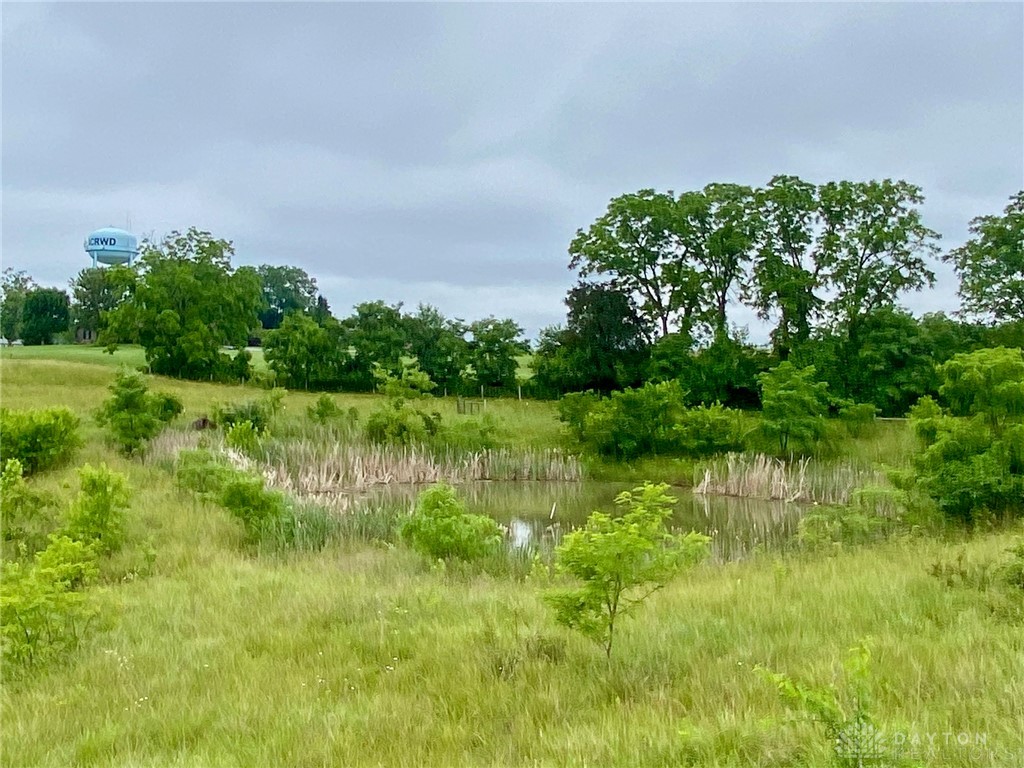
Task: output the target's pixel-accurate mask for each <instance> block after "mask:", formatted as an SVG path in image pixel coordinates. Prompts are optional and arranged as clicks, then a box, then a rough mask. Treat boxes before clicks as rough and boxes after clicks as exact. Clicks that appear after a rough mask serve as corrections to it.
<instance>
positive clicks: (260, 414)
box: [214, 387, 286, 434]
mask: <svg viewBox="0 0 1024 768" xmlns="http://www.w3.org/2000/svg"><path fill="white" fill-rule="evenodd" d="M285 394H286V392H285V390H283V389H281V388H279V387H276V388H274V389H272V390H270V392H268V393H267V394H265V395H264V396H263V397H261V398H260V399H258V400H250V401H249V402H246V403H226V404H224V405H221V406H218V407H217V408H216V409H214V413H215V414H216V419H215V420H216V422H217V423H218V424H220V425H221V426H223V427H224V428H225V429H227V428H228V427H231V426H234V425H235V424H238V423H240V422H243V421H248V422H249V423H250V424H252V426H253V428H254V429H255V430H256V431H257V432H259V433H261V434H266V433H267V432H269V431H270V422H271V420H272V419H273V418H274V416H276V415H277V413H278V412H279V411H280V410H281V408H282V407H283V404H284V396H285Z"/></svg>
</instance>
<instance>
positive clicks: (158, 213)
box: [2, 3, 1024, 338]
mask: <svg viewBox="0 0 1024 768" xmlns="http://www.w3.org/2000/svg"><path fill="white" fill-rule="evenodd" d="M2 13H3V22H4V23H3V105H2V109H3V262H4V266H13V267H15V268H24V269H27V270H29V271H30V272H31V273H32V274H33V275H34V276H36V278H37V279H38V280H40V281H42V282H46V283H51V284H65V283H66V281H67V280H68V279H69V278H70V277H72V276H73V275H74V274H75V273H77V271H78V270H79V269H81V268H82V267H83V266H85V265H86V257H85V255H84V254H83V253H82V252H81V250H80V248H81V245H80V244H81V240H82V238H83V237H84V235H85V234H86V233H87V232H88V231H89V230H91V229H92V228H94V227H97V226H101V225H106V224H117V225H123V224H124V221H125V217H126V215H130V216H131V221H132V225H133V227H134V228H135V229H136V231H138V232H140V233H144V234H145V233H150V232H152V233H155V234H156V235H157V236H159V235H161V234H163V233H165V232H167V231H169V230H171V229H175V228H179V229H181V228H185V227H188V226H189V225H193V224H195V225H197V226H201V227H204V228H207V229H210V230H212V231H214V232H215V233H217V234H218V235H220V236H224V237H228V238H230V239H233V240H234V241H235V244H236V246H237V251H238V261H239V263H261V262H271V263H291V264H296V265H298V266H301V267H303V268H305V269H306V270H307V271H309V272H310V273H311V274H313V275H314V276H316V277H317V279H318V281H319V282H320V285H321V287H322V288H323V290H324V292H325V294H326V295H327V297H328V299H329V300H330V301H331V304H332V306H333V307H334V308H335V311H336V312H338V313H341V314H345V313H347V312H348V310H349V307H351V305H352V304H353V303H355V302H357V301H362V300H368V299H374V298H384V299H386V300H389V301H404V302H405V303H406V305H407V306H414V305H415V304H416V303H418V302H420V301H430V302H432V303H435V304H437V305H439V306H440V307H441V309H442V310H443V311H445V312H446V313H448V314H451V315H456V316H462V317H465V318H468V319H472V318H476V317H482V316H484V315H487V314H491V313H495V314H499V315H509V316H512V317H515V318H516V319H517V320H518V321H519V322H520V323H522V324H523V325H525V326H527V328H528V329H529V330H530V332H531V333H533V332H536V330H537V329H538V328H539V327H541V326H543V325H546V324H549V323H553V322H558V321H559V320H561V319H562V318H563V317H564V306H563V305H562V303H561V298H562V296H563V295H564V293H565V290H566V289H567V288H568V287H569V285H570V284H571V282H572V275H571V274H570V273H569V272H568V270H567V269H566V264H567V255H566V247H567V245H568V242H569V240H570V239H571V237H572V235H573V233H574V231H575V230H576V228H577V227H581V226H586V225H587V224H589V223H590V222H591V221H593V219H594V218H596V217H597V216H598V215H600V214H601V212H602V211H603V210H604V207H605V205H606V204H607V201H608V200H609V199H610V198H611V197H613V196H614V195H617V194H620V193H623V192H627V191H633V190H636V189H638V188H641V187H649V186H653V187H657V188H662V189H669V188H671V189H675V190H683V189H687V188H695V187H700V186H703V185H704V184H706V183H708V182H710V181H739V182H744V183H751V184H759V183H764V182H765V181H767V180H768V178H770V177H771V176H772V175H773V174H775V173H797V174H800V175H803V176H805V177H806V178H808V179H810V180H814V181H824V180H828V179H834V178H854V179H860V178H878V177H898V178H907V179H909V180H911V181H914V182H915V183H918V184H920V185H921V186H922V187H923V188H924V190H925V194H926V196H927V202H926V204H925V208H924V213H925V216H926V219H927V221H928V223H929V225H930V226H932V227H933V228H934V229H936V230H938V231H939V232H941V233H942V234H943V236H944V242H943V245H944V246H946V247H948V246H951V245H954V244H956V243H957V242H959V241H961V240H962V239H963V238H964V237H965V235H966V228H967V222H968V221H969V220H970V219H971V218H972V217H974V216H976V215H979V214H982V213H988V212H995V211H998V210H1001V209H1002V207H1003V206H1004V205H1005V201H1006V198H1007V197H1008V196H1009V195H1010V194H1012V193H1013V192H1015V191H1016V190H1018V189H1020V188H1021V187H1024V42H1022V41H1024V8H1022V7H1021V6H1020V5H1014V4H947V5H937V4H936V5H933V4H910V5H896V4H857V5H844V4H813V5H812V4H795V5H774V4H773V5H755V4H745V5H717V4H716V5H699V4H686V5H631V4H614V5H475V6H474V5H419V4H412V5H410V4H396V5H391V4H381V5H367V4H358V5H355V4H258V3H256V4H205V5H204V4H178V3H173V4H125V5H109V4H61V5H53V6H36V5H31V6H30V5H15V4H8V3H5V4H4V5H3V10H2ZM939 271H940V285H939V286H938V287H937V288H936V290H934V291H930V292H927V293H922V294H914V295H912V296H909V297H907V304H908V305H909V306H911V307H913V308H914V309H915V310H918V311H923V310H928V309H951V308H954V307H955V296H954V294H955V281H954V280H953V279H952V276H951V275H950V274H949V273H948V270H943V269H940V270H939ZM735 319H736V320H737V321H740V322H747V321H748V320H750V319H751V318H750V313H748V312H744V311H741V310H739V309H738V310H737V311H736V313H735ZM753 336H754V338H763V331H761V330H759V329H757V328H755V329H754V333H753Z"/></svg>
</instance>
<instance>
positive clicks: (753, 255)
mask: <svg viewBox="0 0 1024 768" xmlns="http://www.w3.org/2000/svg"><path fill="white" fill-rule="evenodd" d="M922 202H923V196H922V194H921V190H920V189H919V188H918V187H916V186H914V185H912V184H909V183H908V182H905V181H891V180H883V181H868V182H850V181H840V182H828V183H826V184H821V185H814V184H811V183H809V182H806V181H804V180H802V179H799V178H797V177H795V176H776V177H774V178H773V179H772V180H771V181H770V182H769V183H768V184H767V185H766V186H765V187H764V188H760V189H755V188H751V187H746V186H741V185H735V184H709V185H708V186H706V187H704V188H703V189H702V190H699V191H692V192H684V193H682V194H679V195H677V194H675V193H674V192H671V191H668V192H658V191H655V190H651V189H647V190H641V191H639V192H637V193H633V194H627V195H621V196H619V197H616V198H615V199H613V200H612V201H611V202H610V203H609V205H608V209H607V211H606V212H605V213H604V214H603V215H602V216H601V217H599V218H598V219H597V220H596V221H595V222H594V223H593V224H591V225H590V226H589V227H588V228H586V229H580V230H579V231H578V232H577V233H576V236H575V237H574V238H573V240H572V242H571V244H570V246H569V253H570V256H571V261H570V268H573V269H576V270H578V272H579V274H580V277H581V281H580V282H579V283H578V284H577V285H576V286H575V287H574V288H572V289H571V290H570V291H569V293H568V295H567V297H566V305H567V307H568V317H567V321H566V323H565V324H564V325H560V326H555V327H550V328H546V329H544V331H543V332H542V333H541V336H540V340H539V344H538V349H537V354H536V355H535V359H534V366H535V370H536V377H535V378H536V382H535V383H534V388H535V389H536V390H537V391H541V390H543V391H547V392H549V393H551V394H553V395H558V394H564V393H566V392H573V391H582V390H588V389H589V390H595V391H598V392H602V393H609V392H611V391H614V390H618V389H622V388H625V387H636V386H640V385H641V384H643V383H645V382H658V381H667V380H678V381H681V382H682V383H683V385H684V388H685V389H686V391H687V393H688V394H687V396H688V398H689V400H690V402H691V404H699V403H703V404H706V405H709V404H711V403H714V402H721V403H724V404H726V405H730V406H734V407H757V405H758V403H759V394H758V385H757V376H758V375H759V374H760V373H763V372H764V371H766V370H769V369H770V368H773V367H775V366H777V365H778V364H779V363H780V362H783V361H787V360H788V361H791V362H792V363H793V364H794V365H795V366H797V367H798V368H804V367H808V366H814V367H815V369H816V372H817V376H818V377H819V378H820V379H821V380H823V381H826V382H827V383H828V384H829V388H830V391H831V392H832V393H834V395H835V396H836V397H840V398H845V399H849V400H854V401H857V402H864V403H872V404H874V405H875V406H876V407H877V408H878V409H879V410H880V411H881V412H882V413H883V414H886V415H903V414H905V413H906V411H907V409H908V408H909V406H910V405H911V404H913V403H914V402H916V400H917V399H918V398H919V397H921V396H923V395H925V394H931V393H934V392H935V390H936V387H937V386H938V378H937V374H936V372H935V367H936V365H938V364H941V363H942V362H944V361H945V360H948V359H949V358H951V357H952V356H953V355H954V354H956V353H957V352H966V351H971V350H974V349H979V348H984V347H994V346H1000V345H1003V346H1014V347H1017V346H1024V193H1018V194H1016V195H1015V196H1013V197H1012V198H1011V200H1010V203H1009V205H1008V206H1007V207H1006V208H1005V210H1004V212H1003V214H1002V215H992V216H982V217H979V218H976V219H974V220H973V221H972V222H971V225H970V231H971V235H972V237H971V238H970V239H969V240H968V242H967V243H965V244H964V245H963V246H961V247H959V248H956V249H954V250H951V251H949V252H948V253H946V254H944V255H943V256H942V258H943V259H945V260H946V261H948V262H950V263H951V264H952V265H953V267H954V269H955V271H956V273H957V275H958V277H959V279H960V291H959V293H960V297H961V300H962V305H963V311H962V312H961V313H960V314H959V315H958V316H956V317H949V316H946V315H944V314H941V313H934V314H927V315H925V316H924V317H921V318H916V317H914V316H912V315H911V314H910V313H909V312H908V311H907V310H906V309H904V308H903V307H902V306H901V305H900V303H899V298H900V297H901V295H903V294H905V293H906V292H908V291H916V290H921V289H922V288H924V287H926V286H932V285H933V284H934V282H935V275H934V273H933V272H932V270H931V268H930V263H931V262H932V260H933V258H934V257H936V256H938V255H939V253H940V251H939V249H938V245H937V242H938V239H939V236H938V234H937V233H936V232H934V231H932V230H931V229H929V228H928V227H926V226H925V225H924V223H923V222H922V217H921V213H920V205H921V203H922ZM741 304H742V305H746V306H747V307H748V308H749V309H751V310H753V311H755V312H756V313H757V314H758V315H759V316H760V317H761V318H762V319H763V320H765V321H766V322H769V323H770V324H771V325H772V326H773V328H772V332H771V342H770V345H769V346H768V347H759V346H754V345H751V344H749V343H748V342H747V340H746V332H745V331H744V330H741V329H737V328H736V327H735V325H733V324H731V323H730V311H731V308H733V307H736V306H738V305H741Z"/></svg>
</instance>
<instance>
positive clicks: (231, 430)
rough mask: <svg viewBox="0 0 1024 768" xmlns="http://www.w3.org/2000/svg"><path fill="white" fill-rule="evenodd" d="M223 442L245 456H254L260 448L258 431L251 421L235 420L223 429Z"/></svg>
mask: <svg viewBox="0 0 1024 768" xmlns="http://www.w3.org/2000/svg"><path fill="white" fill-rule="evenodd" d="M224 442H225V443H227V445H228V447H229V448H234V449H235V450H236V451H240V452H242V453H244V454H245V455H247V456H254V455H255V454H256V453H257V452H258V451H259V449H260V433H259V432H258V431H257V430H256V427H254V426H253V423H252V422H251V421H236V422H235V423H234V424H232V425H230V426H229V427H227V428H226V429H225V431H224Z"/></svg>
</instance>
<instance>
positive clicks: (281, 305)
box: [0, 228, 529, 393]
mask: <svg viewBox="0 0 1024 768" xmlns="http://www.w3.org/2000/svg"><path fill="white" fill-rule="evenodd" d="M233 255H234V247H233V245H232V243H231V242H230V241H228V240H222V239H218V238H216V237H214V236H213V235H212V234H211V233H209V232H204V231H200V230H198V229H194V228H193V229H189V230H188V231H186V232H172V233H171V234H170V235H168V236H167V237H166V238H164V239H163V240H162V241H160V242H158V243H149V242H146V243H143V245H142V248H141V252H140V257H139V259H138V261H137V262H136V264H135V265H134V266H133V267H132V268H128V267H126V266H114V267H109V268H90V269H84V270H82V271H81V272H80V273H79V275H78V276H77V277H76V278H75V280H73V281H72V284H71V297H69V296H68V294H67V293H65V292H64V291H61V290H58V289H55V288H40V287H38V286H36V285H35V284H34V283H33V282H32V280H31V278H30V277H29V276H27V275H26V274H25V273H24V272H18V273H15V272H13V271H12V270H8V271H6V272H5V273H4V281H3V290H4V295H3V300H2V303H0V323H2V330H3V332H4V333H5V335H6V336H7V337H8V338H12V339H14V338H21V339H23V340H24V342H25V343H26V344H43V343H50V342H52V340H53V339H54V338H55V337H58V336H59V335H61V334H66V333H67V332H68V330H69V327H70V328H72V329H77V330H79V331H81V330H88V331H91V332H92V334H95V338H97V339H98V342H99V343H100V344H104V345H108V346H116V345H117V344H121V343H135V344H140V345H141V346H142V347H143V349H144V350H145V352H146V359H147V362H148V364H149V367H150V370H152V371H153V372H154V373H158V374H163V375H167V376H175V377H179V378H186V379H196V380H211V379H212V380H219V381H238V380H240V379H242V380H244V379H247V378H249V377H251V376H252V375H253V370H252V367H251V365H250V362H251V355H250V354H249V352H248V351H246V350H245V347H246V346H252V345H262V346H263V348H264V353H265V358H266V361H267V363H268V365H269V367H270V368H271V369H272V370H273V371H274V373H275V375H276V382H277V383H280V384H283V385H284V386H287V387H292V388H297V389H316V390H342V389H344V390H354V391H369V390H372V389H374V388H375V386H376V382H377V380H378V379H377V378H375V375H374V372H375V370H378V369H383V370H384V371H385V372H388V373H390V374H392V375H400V374H401V373H402V371H403V369H404V368H405V367H406V366H407V365H409V364H411V363H413V362H414V361H415V363H416V364H417V365H418V367H419V369H420V370H421V371H422V372H423V373H425V374H427V375H428V376H429V377H430V379H431V381H432V382H433V383H434V384H435V385H436V386H437V388H438V391H441V392H443V391H447V392H449V393H458V392H462V393H467V392H479V391H480V387H481V386H482V387H484V388H485V389H486V390H488V391H491V392H493V391H495V390H502V391H505V392H512V391H515V389H516V386H517V379H516V371H517V368H518V365H519V363H518V359H517V358H518V356H519V355H522V354H524V353H525V352H528V351H529V345H528V343H527V342H526V341H525V339H524V338H523V329H522V328H521V327H520V326H519V325H517V324H516V323H515V322H514V321H513V320H511V319H499V318H495V317H488V318H484V319H482V320H476V321H473V322H468V323H467V322H465V321H463V320H461V319H455V318H448V317H445V316H444V315H443V314H442V313H441V312H440V311H439V310H438V309H437V308H435V307H432V306H429V305H420V306H419V307H418V308H417V310H416V311H415V312H412V313H409V312H404V311H403V310H402V305H401V304H394V305H391V304H387V303H385V302H384V301H368V302H363V303H361V304H358V305H357V306H356V307H355V308H354V312H353V314H352V315H351V316H349V317H345V318H341V319H338V318H336V317H334V315H333V314H332V313H331V310H330V307H329V305H328V303H327V301H326V299H325V298H324V297H323V296H322V295H321V294H320V293H319V290H318V288H317V284H316V280H315V279H314V278H312V277H310V276H309V275H308V274H307V273H306V272H305V271H304V270H302V269H299V268H298V267H291V266H271V265H263V266H259V267H248V266H243V267H238V268H233V267H232V266H231V257H232V256H233ZM37 307H41V308H42V311H37ZM92 334H90V335H92ZM231 348H234V350H235V351H234V352H233V353H232V352H231Z"/></svg>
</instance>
